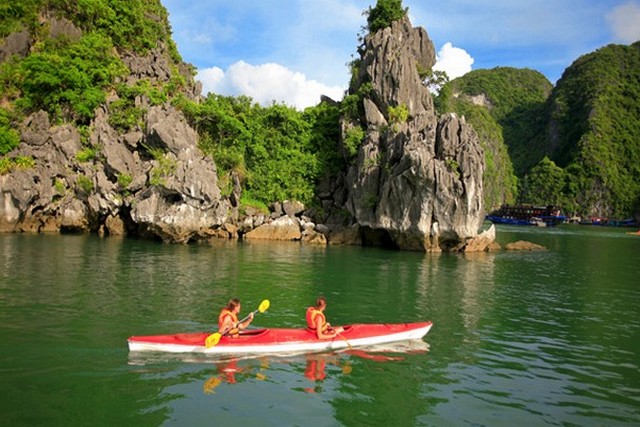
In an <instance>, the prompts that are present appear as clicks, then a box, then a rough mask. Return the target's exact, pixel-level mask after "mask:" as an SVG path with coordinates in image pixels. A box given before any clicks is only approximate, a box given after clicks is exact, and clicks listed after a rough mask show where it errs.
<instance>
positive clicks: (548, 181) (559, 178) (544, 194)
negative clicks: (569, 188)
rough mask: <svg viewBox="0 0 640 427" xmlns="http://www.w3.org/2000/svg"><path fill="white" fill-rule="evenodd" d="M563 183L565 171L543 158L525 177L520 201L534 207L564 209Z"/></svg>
mask: <svg viewBox="0 0 640 427" xmlns="http://www.w3.org/2000/svg"><path fill="white" fill-rule="evenodd" d="M565 183H566V174H565V171H564V170H563V169H562V168H560V167H558V166H557V165H556V164H555V163H554V162H553V161H552V160H550V159H549V158H548V157H546V156H545V157H544V158H543V159H542V160H541V161H540V163H538V164H537V165H536V166H535V167H533V168H532V169H531V172H529V173H528V174H527V175H526V176H525V178H524V184H523V189H522V196H521V197H522V200H523V201H524V202H527V203H533V204H536V205H554V206H560V207H564V205H565V198H564V188H565Z"/></svg>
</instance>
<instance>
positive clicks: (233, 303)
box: [227, 298, 240, 311]
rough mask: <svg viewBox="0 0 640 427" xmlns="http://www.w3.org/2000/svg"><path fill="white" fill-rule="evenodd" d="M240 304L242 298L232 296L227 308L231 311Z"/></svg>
mask: <svg viewBox="0 0 640 427" xmlns="http://www.w3.org/2000/svg"><path fill="white" fill-rule="evenodd" d="M239 305H240V300H239V299H238V298H232V299H230V300H229V303H228V304H227V309H228V310H229V311H233V309H234V308H236V307H237V306H239Z"/></svg>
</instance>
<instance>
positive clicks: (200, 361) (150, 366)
mask: <svg viewBox="0 0 640 427" xmlns="http://www.w3.org/2000/svg"><path fill="white" fill-rule="evenodd" d="M428 351H429V344H427V343H426V342H424V341H422V340H410V341H403V342H398V343H390V344H384V345H378V346H371V347H367V348H352V349H345V350H343V351H337V352H325V353H304V354H291V355H285V356H280V355H260V356H246V357H230V356H211V355H205V354H197V353H193V354H174V353H158V352H130V353H129V357H128V361H129V365H130V366H131V367H132V372H134V373H138V374H142V375H149V374H150V376H151V378H150V379H153V380H156V375H157V373H158V372H162V371H164V369H165V368H166V369H169V370H172V371H175V370H176V369H178V368H176V366H175V365H176V364H188V365H192V366H196V369H197V368H199V369H200V374H198V375H197V376H198V377H202V378H203V379H202V392H203V393H204V394H216V393H218V392H220V390H221V386H222V385H223V384H225V385H227V386H229V385H236V384H240V383H243V382H247V381H272V382H279V381H282V376H283V372H285V373H291V372H294V373H296V374H301V376H302V377H303V378H304V381H305V384H304V385H302V386H300V384H299V381H294V384H295V386H294V387H291V389H292V390H295V391H303V392H306V393H322V392H323V383H324V382H325V381H328V380H332V381H341V379H342V377H344V376H347V375H350V374H351V373H352V372H353V369H354V366H353V365H354V360H356V359H359V360H367V361H372V362H375V363H390V362H400V361H403V360H405V358H406V357H407V356H408V355H416V354H425V353H427V352H428ZM181 378H182V380H185V379H186V380H187V381H191V380H192V379H193V377H192V376H189V377H181ZM171 385H172V386H173V385H174V384H171Z"/></svg>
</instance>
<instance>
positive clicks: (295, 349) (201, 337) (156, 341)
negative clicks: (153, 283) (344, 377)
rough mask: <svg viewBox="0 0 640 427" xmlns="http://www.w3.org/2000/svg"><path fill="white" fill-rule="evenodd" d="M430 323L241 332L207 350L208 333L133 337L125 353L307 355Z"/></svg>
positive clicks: (382, 339)
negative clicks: (322, 334)
mask: <svg viewBox="0 0 640 427" xmlns="http://www.w3.org/2000/svg"><path fill="white" fill-rule="evenodd" d="M431 326H432V323H431V322H417V323H393V324H390V323H381V324H353V325H348V326H344V332H342V333H341V334H338V336H336V337H334V338H330V339H324V340H319V339H318V338H317V337H316V334H315V332H313V331H310V330H309V329H283V328H268V329H255V330H245V331H243V333H242V334H241V335H240V336H239V337H237V338H232V337H229V336H224V337H222V338H220V341H219V342H218V344H217V345H215V346H213V347H209V348H207V347H206V346H205V340H206V339H207V337H208V336H209V335H210V332H194V333H184V334H173V335H149V336H133V337H130V338H129V339H128V342H129V351H162V352H170V353H206V354H277V353H285V354H287V353H307V352H317V351H326V350H339V349H343V348H347V347H362V346H370V345H377V344H386V343H391V342H396V341H405V340H417V339H421V338H422V337H424V336H425V335H426V334H427V332H429V329H431Z"/></svg>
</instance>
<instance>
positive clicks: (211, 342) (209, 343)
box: [204, 332, 222, 348]
mask: <svg viewBox="0 0 640 427" xmlns="http://www.w3.org/2000/svg"><path fill="white" fill-rule="evenodd" d="M220 338H222V335H220V332H215V333H213V334H211V335H209V336H208V337H207V339H206V340H204V346H205V347H207V348H209V347H213V346H215V345H218V343H219V342H220Z"/></svg>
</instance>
